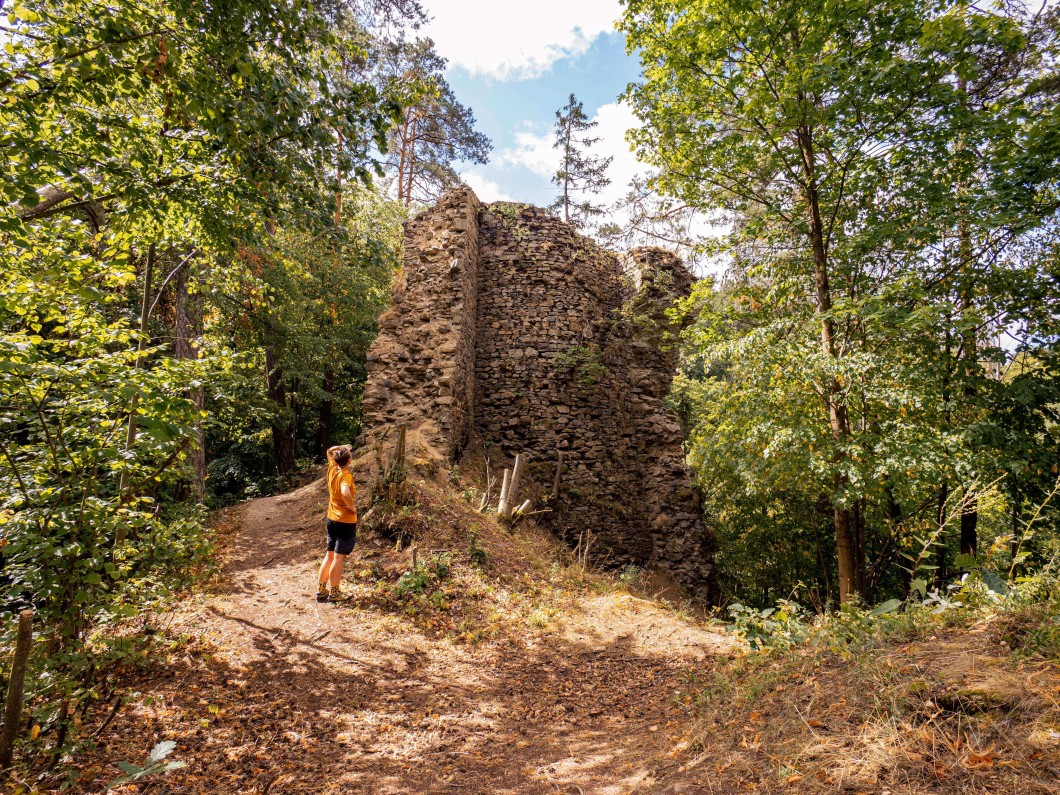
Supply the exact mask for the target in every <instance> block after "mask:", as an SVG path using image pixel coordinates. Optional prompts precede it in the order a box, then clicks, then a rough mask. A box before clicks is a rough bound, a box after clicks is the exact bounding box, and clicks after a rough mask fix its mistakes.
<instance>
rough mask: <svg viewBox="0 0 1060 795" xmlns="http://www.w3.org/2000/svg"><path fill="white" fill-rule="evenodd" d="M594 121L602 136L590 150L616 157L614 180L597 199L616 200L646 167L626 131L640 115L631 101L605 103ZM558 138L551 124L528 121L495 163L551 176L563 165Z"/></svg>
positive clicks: (595, 130) (506, 168)
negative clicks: (560, 162)
mask: <svg viewBox="0 0 1060 795" xmlns="http://www.w3.org/2000/svg"><path fill="white" fill-rule="evenodd" d="M592 121H595V122H597V126H596V127H594V128H593V129H592V130H591V131H590V132H589V133H588V134H589V135H591V136H593V137H595V138H599V139H600V140H599V141H597V142H596V143H595V144H594V145H593V147H592V149H591V150H590V154H591V155H593V156H594V157H611V158H612V160H611V166H610V167H609V168H608V170H607V175H608V176H609V177H610V178H611V184H610V185H609V186H608V187H607V188H605V189H604V190H603V191H602V192H601V193H600V195H599V196H597V197H596V201H597V202H598V203H601V204H612V203H613V202H615V201H617V200H618V199H621V198H623V197H624V196H625V195H626V192H627V188H628V186H629V181H630V180H631V179H632V178H633V177H634V175H636V174H637V173H640V172H643V171H645V170H646V166H645V165H644V164H643V163H640V162H639V161H638V160H637V157H636V155H634V154H633V152H631V151H630V148H629V144H628V143H627V142H626V131H627V130H630V129H632V128H633V127H635V126H636V125H637V119H636V117H635V116H634V115H633V111H631V110H630V109H629V106H628V105H626V104H624V103H621V102H611V103H609V104H607V105H601V106H600V107H599V108H598V109H597V111H596V115H595V116H594V117H593V118H592ZM554 142H555V133H554V132H553V130H552V129H551V127H545V126H544V125H542V124H533V123H531V122H525V121H524V122H523V123H522V129H520V130H518V131H517V132H516V133H515V144H514V146H511V147H508V148H507V149H502V150H501V151H499V152H497V154H496V155H494V156H493V159H492V162H491V165H492V166H494V167H495V168H497V169H499V170H502V171H510V170H511V169H512V168H513V167H522V168H525V169H527V170H528V171H530V172H532V173H533V174H535V175H537V176H539V177H543V178H545V179H551V178H552V175H553V174H555V173H556V170H557V169H558V168H559V159H560V153H559V151H558V150H557V149H556V148H555V147H554V146H553V143H554Z"/></svg>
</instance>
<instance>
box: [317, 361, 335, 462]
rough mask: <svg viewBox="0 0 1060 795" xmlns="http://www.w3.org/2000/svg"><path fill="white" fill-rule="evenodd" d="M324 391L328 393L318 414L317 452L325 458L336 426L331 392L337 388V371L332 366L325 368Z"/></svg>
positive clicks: (321, 402)
mask: <svg viewBox="0 0 1060 795" xmlns="http://www.w3.org/2000/svg"><path fill="white" fill-rule="evenodd" d="M323 386H324V392H325V394H326V395H327V397H325V398H324V399H323V400H322V401H320V408H319V409H318V414H317V445H316V446H317V450H316V452H317V454H318V455H319V456H320V457H321V460H323V456H324V454H325V451H326V450H327V449H328V448H329V447H330V446H331V435H332V433H333V432H334V428H335V402H334V401H333V400H332V399H331V393H332V392H333V391H334V389H335V373H334V372H333V371H332V369H331V368H330V367H327V368H325V369H324V384H323Z"/></svg>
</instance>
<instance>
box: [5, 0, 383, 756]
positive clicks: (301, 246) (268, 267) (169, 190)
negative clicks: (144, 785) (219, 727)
mask: <svg viewBox="0 0 1060 795" xmlns="http://www.w3.org/2000/svg"><path fill="white" fill-rule="evenodd" d="M332 11H334V12H335V13H333V14H329V15H328V16H325V15H324V14H323V13H322V12H321V10H320V9H318V7H317V6H315V5H313V4H311V3H307V2H303V1H302V0H295V2H293V3H289V4H286V5H283V6H276V5H274V4H270V3H264V2H260V1H259V0H222V2H221V3H212V4H208V5H204V4H201V3H192V2H186V0H149V1H148V2H146V3H138V4H129V3H118V4H106V3H100V2H95V0H74V1H73V2H55V1H54V0H19V1H18V2H16V3H15V4H14V5H9V6H6V7H5V8H4V13H5V17H6V19H5V23H6V25H5V34H4V38H5V46H4V49H3V51H2V52H0V85H2V86H3V88H4V95H5V102H4V104H3V106H2V107H0V146H2V147H3V149H4V151H5V152H6V153H8V156H7V157H6V161H5V162H6V166H7V167H6V170H5V179H4V180H3V183H2V186H0V193H2V194H3V196H4V202H3V207H2V208H0V649H6V648H8V647H9V645H10V642H11V636H10V633H11V628H12V626H13V622H12V616H13V614H14V613H15V612H16V611H17V610H18V609H20V608H22V607H25V606H27V605H30V606H32V607H34V609H35V610H36V627H37V632H38V634H39V636H40V637H41V638H42V641H41V643H39V644H37V646H36V647H35V654H36V657H35V659H34V661H33V663H32V666H31V673H32V676H31V681H30V682H29V684H28V688H29V692H30V694H31V697H30V704H31V708H32V709H33V710H34V714H35V716H37V717H38V718H40V722H41V725H42V727H43V728H42V733H41V738H42V740H41V742H43V743H45V744H50V746H51V751H52V752H53V754H54V759H56V760H58V759H59V758H61V754H62V753H65V752H66V751H68V750H70V749H71V748H72V745H71V744H72V743H75V742H76V740H75V739H74V737H73V735H72V733H71V732H70V731H69V729H70V728H71V727H72V726H74V725H75V724H77V723H79V722H80V721H81V720H82V719H83V718H84V716H85V715H86V714H87V711H88V710H89V708H90V707H91V705H92V703H94V702H95V700H96V699H97V698H98V686H99V681H100V679H101V677H105V676H106V675H107V673H106V672H105V671H103V670H102V669H103V667H104V666H105V665H111V664H115V663H116V661H117V660H118V659H120V657H121V654H122V653H123V652H122V650H123V649H124V650H126V651H128V650H129V649H130V648H134V647H136V643H135V641H134V639H132V638H130V636H131V635H134V634H135V630H134V628H133V626H132V619H133V618H137V617H140V616H143V615H144V611H145V610H148V609H150V608H151V607H153V606H154V605H156V604H157V603H159V602H160V601H161V600H162V599H164V598H165V597H167V596H169V595H170V594H171V593H172V590H173V589H175V588H181V587H184V586H186V585H188V584H190V582H191V581H192V580H193V579H194V576H195V575H196V574H197V573H201V572H203V571H204V570H205V569H206V568H207V566H206V560H207V558H208V554H209V549H210V548H209V544H208V543H207V534H206V531H205V529H204V519H205V512H204V510H203V506H202V505H201V504H200V502H199V499H198V497H199V494H200V492H199V488H200V487H201V486H202V480H201V479H200V478H201V472H202V469H203V467H201V466H200V464H202V463H203V461H202V456H203V454H204V453H205V454H207V456H208V457H210V458H213V459H215V460H214V461H213V462H212V463H213V466H212V468H210V469H208V470H207V474H208V475H209V474H212V475H214V476H215V477H216V479H217V483H218V488H217V489H216V494H215V497H216V499H217V500H218V501H224V500H227V499H232V498H233V497H236V496H245V495H246V494H248V492H250V491H251V490H252V487H254V486H257V487H258V488H261V487H262V486H263V485H264V486H265V487H266V488H267V487H268V484H267V483H265V484H263V483H262V480H263V479H262V478H261V477H258V475H260V474H261V473H263V472H266V471H267V470H268V469H269V466H268V462H269V460H270V459H271V458H274V454H273V453H272V451H270V450H269V441H270V438H269V437H270V435H271V431H272V429H273V427H274V426H275V425H276V424H277V422H278V421H279V422H283V423H288V424H289V425H290V426H291V427H294V428H295V429H296V431H297V430H300V431H301V433H302V435H303V437H305V436H310V437H311V436H313V435H314V434H315V432H316V431H317V430H318V428H319V427H320V426H321V425H323V424H324V423H323V422H322V421H321V420H320V418H319V413H318V412H316V411H314V410H313V409H316V408H317V407H318V406H320V405H323V404H324V403H326V402H327V401H328V400H330V401H331V402H332V404H333V405H332V409H333V412H334V413H335V414H336V415H339V416H340V417H341V419H338V420H335V421H334V422H333V423H332V426H331V427H330V428H329V429H328V433H333V432H336V431H339V432H343V433H351V434H352V433H354V432H356V430H358V429H359V426H358V419H357V418H358V416H359V391H358V388H357V384H358V383H359V380H358V379H360V380H361V381H363V360H364V352H365V349H366V347H367V345H368V341H369V339H370V337H371V335H372V334H373V333H374V326H373V323H374V318H375V316H376V315H377V314H378V309H379V307H380V305H381V304H382V303H383V302H385V301H386V298H387V294H388V290H389V280H390V274H391V272H392V270H393V268H394V267H395V264H396V262H397V254H396V252H397V250H398V248H399V242H398V241H399V235H400V231H399V229H398V225H399V222H400V220H401V218H402V215H401V211H400V209H395V207H394V205H393V203H392V202H387V201H386V200H382V199H379V198H378V197H377V194H375V193H374V192H373V191H372V190H371V189H370V188H369V187H368V182H369V178H370V176H371V174H372V173H374V172H375V171H376V170H377V164H376V163H375V162H374V160H373V156H372V154H371V153H372V152H374V151H382V149H383V148H384V147H385V133H386V131H387V129H388V128H389V126H390V124H391V123H392V122H393V121H394V120H395V119H396V118H397V117H398V116H399V112H400V108H399V107H398V106H397V103H396V102H395V101H394V99H393V98H392V97H391V96H390V95H389V94H388V93H387V92H386V91H385V90H384V89H382V88H381V87H379V86H377V85H375V84H373V83H372V82H371V80H369V79H368V78H367V77H365V76H364V75H363V74H361V73H358V72H356V71H349V70H345V69H340V68H337V67H336V64H346V65H349V64H351V63H353V62H355V61H358V60H363V59H364V58H365V57H366V56H367V54H368V53H367V51H366V49H365V47H366V46H367V44H366V41H367V40H366V38H365V37H364V36H361V35H359V34H351V33H350V29H351V26H350V25H340V24H337V23H336V19H337V17H341V16H343V14H345V13H347V12H339V11H335V10H334V9H332ZM352 27H353V28H357V27H358V24H357V23H356V21H354V22H353V23H352ZM340 142H341V143H340ZM340 194H341V195H342V196H343V197H344V205H345V213H344V215H342V216H341V217H340V218H338V219H337V218H336V210H337V209H338V207H337V202H336V196H337V195H340ZM293 230H298V231H297V232H295V231H293ZM142 309H146V310H147V311H146V312H144V313H143V314H146V317H143V318H141V314H142ZM141 321H142V323H143V328H144V331H143V332H141V331H140V328H141ZM274 357H275V360H274ZM277 362H278V363H279V365H280V366H281V368H282V369H284V370H285V371H286V375H285V374H284V372H277V367H276V366H275V365H276V363H277ZM329 363H331V365H332V366H331V372H330V381H329V380H328V378H327V377H325V374H326V373H327V372H328V369H329V368H328V364H329ZM267 371H268V376H269V377H267ZM285 379H286V380H285ZM276 385H281V386H283V387H284V388H285V389H286V394H285V397H284V399H283V400H277V399H276V391H275V389H272V387H275V386H276ZM278 417H279V418H280V419H279V420H277V418H278ZM130 418H131V419H133V420H134V422H133V423H130ZM130 426H131V427H132V428H133V430H134V433H131V434H130V433H129V428H130ZM204 438H205V444H204V442H203V439H204ZM306 446H307V447H309V448H310V449H312V447H315V446H316V445H315V444H312V445H309V444H307V445H306ZM204 448H205V450H204ZM291 452H292V457H293V454H294V453H296V452H300V451H299V450H298V449H297V445H295V446H293V447H292V449H291ZM272 469H273V470H275V469H276V467H272ZM144 631H145V632H146V631H147V629H146V624H145V630H144ZM45 650H47V654H46V655H45ZM130 653H131V652H130ZM75 716H76V720H75ZM156 750H157V749H156ZM160 759H161V758H160V757H159V758H158V759H152V760H149V764H148V765H147V766H146V767H143V768H140V769H139V770H140V772H141V773H143V771H146V770H149V769H150V770H152V771H153V769H154V768H152V765H153V764H154V763H155V762H160ZM130 774H131V773H130Z"/></svg>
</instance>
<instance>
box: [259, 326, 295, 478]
mask: <svg viewBox="0 0 1060 795" xmlns="http://www.w3.org/2000/svg"><path fill="white" fill-rule="evenodd" d="M265 371H266V378H267V385H268V396H269V400H271V401H272V403H273V404H274V411H275V414H274V416H273V419H272V420H271V422H270V425H271V429H272V457H273V460H274V461H275V462H276V474H277V475H279V476H281V477H283V476H285V475H290V474H291V473H292V472H294V471H295V468H296V464H295V429H294V423H292V422H291V420H290V418H289V416H288V415H289V413H290V407H289V406H288V405H287V390H286V389H284V385H283V371H282V370H281V368H280V365H279V357H278V356H277V355H276V352H275V348H274V344H273V342H272V341H271V340H270V341H267V342H266V344H265Z"/></svg>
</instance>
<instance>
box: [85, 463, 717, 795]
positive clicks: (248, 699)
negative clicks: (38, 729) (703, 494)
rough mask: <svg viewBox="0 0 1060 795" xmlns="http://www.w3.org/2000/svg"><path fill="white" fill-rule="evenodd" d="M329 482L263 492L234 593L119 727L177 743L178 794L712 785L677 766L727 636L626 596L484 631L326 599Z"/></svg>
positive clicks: (229, 587) (700, 788) (189, 623)
mask: <svg viewBox="0 0 1060 795" xmlns="http://www.w3.org/2000/svg"><path fill="white" fill-rule="evenodd" d="M321 488H322V487H321V483H320V482H317V483H314V484H311V485H310V486H307V487H305V488H303V489H300V490H298V491H296V492H292V493H291V494H288V495H283V496H279V497H273V498H266V499H259V500H255V501H253V502H250V503H248V504H246V506H245V507H244V513H243V519H242V527H243V530H242V532H241V533H240V535H239V538H238V539H237V541H236V542H235V543H234V546H233V549H232V552H231V556H230V559H229V561H228V563H227V566H226V569H225V576H226V591H227V592H226V593H224V594H223V595H220V596H217V597H215V598H212V599H210V600H209V601H207V602H206V603H205V604H203V605H202V606H201V607H198V608H195V609H193V610H189V613H188V615H187V616H186V617H185V618H183V619H182V620H181V624H182V626H181V631H182V632H184V633H187V634H189V635H191V636H192V637H194V638H196V643H195V644H193V646H192V648H191V649H190V650H188V651H185V652H183V653H182V654H181V655H179V656H177V657H175V658H174V659H173V660H171V661H170V663H169V664H168V665H167V666H166V668H165V669H164V670H163V671H161V672H160V673H158V674H157V676H156V677H155V678H154V679H153V681H151V682H149V683H145V685H142V686H140V689H141V690H143V691H144V693H145V696H149V697H145V698H143V699H142V700H141V701H140V702H139V703H138V704H137V705H135V707H134V708H133V709H132V711H131V713H129V714H128V715H127V716H126V719H125V720H124V723H123V729H122V731H123V732H128V731H134V732H139V733H140V736H142V737H143V741H142V742H143V745H144V749H145V751H146V750H147V749H148V748H149V747H150V745H151V743H152V742H155V741H158V740H163V739H172V740H176V741H177V743H178V748H177V751H176V752H175V753H174V755H173V756H174V758H177V759H180V760H182V761H185V762H186V763H187V767H186V768H185V769H184V770H182V771H179V772H176V773H174V774H171V775H169V776H168V777H167V778H166V779H165V792H166V793H169V794H171V795H177V794H178V793H205V792H210V793H259V794H264V793H269V794H270V795H280V793H291V794H292V795H294V794H295V793H331V792H335V793H338V792H343V793H349V792H358V793H413V792H416V793H547V792H568V793H582V795H589V794H590V793H599V795H604V794H605V793H607V794H611V793H614V794H615V795H617V794H618V793H632V792H636V793H649V792H652V793H654V792H659V793H662V792H667V793H669V792H710V791H712V789H711V787H710V785H709V782H705V781H704V782H700V781H697V778H696V777H697V776H698V775H705V774H699V773H697V772H696V771H694V770H686V771H683V772H682V771H681V770H680V768H681V766H682V764H683V763H685V762H687V761H688V759H687V757H686V755H685V752H684V750H683V749H684V746H683V744H682V736H683V733H684V731H685V729H686V728H687V724H688V715H687V713H686V710H685V708H684V706H683V705H682V703H681V699H680V691H681V690H682V685H683V682H685V681H686V677H687V675H688V674H687V672H688V671H689V669H690V666H692V665H693V664H694V663H695V661H697V660H702V659H703V658H704V656H706V655H711V654H714V653H715V652H717V651H718V650H719V649H721V648H723V647H724V646H725V645H726V642H725V640H724V638H723V637H722V636H720V635H719V634H718V633H717V632H715V631H712V630H709V629H706V628H703V627H700V626H698V625H697V624H696V623H695V622H690V621H687V620H685V619H683V618H681V617H678V616H676V615H674V614H672V613H671V612H668V611H666V610H665V609H661V608H659V607H658V606H656V605H655V604H654V603H652V602H649V601H646V600H641V599H637V598H635V597H632V596H629V595H628V594H624V593H605V594H599V595H590V596H588V597H587V598H586V599H585V600H584V601H583V602H582V603H581V604H582V609H581V610H579V611H578V612H577V613H574V614H567V613H565V614H564V615H563V617H562V619H561V620H560V621H559V622H558V623H557V626H556V627H555V628H554V629H552V630H550V631H548V632H529V631H528V632H527V633H526V636H525V637H521V638H520V637H508V638H507V639H504V640H499V641H492V642H488V643H479V644H454V643H452V642H450V641H447V640H445V639H438V638H433V637H429V636H427V635H424V634H422V633H420V632H419V631H416V630H415V628H414V627H412V626H411V625H410V624H409V623H408V622H406V621H404V620H403V619H402V617H401V616H400V615H394V614H393V613H390V614H387V613H385V612H382V611H379V610H376V609H373V607H372V605H370V604H363V603H359V602H358V601H357V600H355V601H354V602H353V603H352V604H351V605H349V606H336V605H328V604H317V603H316V601H315V600H314V598H313V588H314V585H313V584H314V583H315V579H316V577H315V568H316V565H317V561H318V556H319V554H320V552H321V544H322V529H321V527H320V521H319V519H318V515H319V511H320V505H321V504H322V498H321ZM365 554H367V555H369V556H370V555H371V554H372V553H371V550H370V547H369V545H361V544H360V542H359V549H358V551H357V552H355V554H354V561H355V565H354V566H353V567H351V568H352V569H353V570H354V571H356V569H357V565H356V564H357V561H358V558H359V557H361V558H363V556H364V555H365ZM362 565H363V564H362ZM348 570H349V569H348ZM354 588H355V590H356V586H354ZM204 648H205V649H209V650H210V651H209V653H204V651H203V649H204ZM130 724H132V725H130ZM112 758H113V757H112ZM104 775H106V773H104V772H102V771H101V780H102V776H104ZM129 791H136V790H129ZM152 791H154V790H152Z"/></svg>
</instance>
